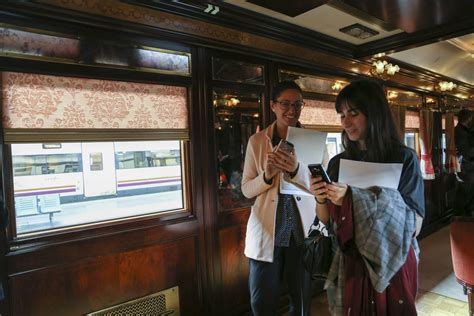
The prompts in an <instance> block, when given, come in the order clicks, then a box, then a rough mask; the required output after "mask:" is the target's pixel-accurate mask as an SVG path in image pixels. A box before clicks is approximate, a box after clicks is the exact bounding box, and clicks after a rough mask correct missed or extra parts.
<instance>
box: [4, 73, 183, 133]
mask: <svg viewBox="0 0 474 316" xmlns="http://www.w3.org/2000/svg"><path fill="white" fill-rule="evenodd" d="M1 80H2V82H1V88H2V96H1V97H2V110H3V117H2V119H3V126H4V127H5V128H6V129H10V128H24V129H45V128H50V129H64V128H74V129H85V128H89V129H92V128H94V129H98V128H102V129H157V130H160V129H161V130H164V129H169V130H183V131H184V132H187V129H188V104H187V98H188V97H187V89H186V88H185V87H177V86H166V85H158V84H148V83H136V82H124V81H111V80H99V79H86V78H73V77H63V76H49V75H40V74H30V73H17V72H2V73H1Z"/></svg>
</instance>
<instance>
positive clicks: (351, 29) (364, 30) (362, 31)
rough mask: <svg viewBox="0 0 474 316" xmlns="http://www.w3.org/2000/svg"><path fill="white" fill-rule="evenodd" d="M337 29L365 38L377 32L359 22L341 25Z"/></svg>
mask: <svg viewBox="0 0 474 316" xmlns="http://www.w3.org/2000/svg"><path fill="white" fill-rule="evenodd" d="M339 31H340V32H342V33H346V34H347V35H350V36H353V37H355V38H358V39H366V38H369V37H372V36H375V35H377V34H379V32H377V31H375V30H372V29H369V28H368V27H366V26H363V25H362V24H359V23H356V24H352V25H349V26H346V27H343V28H342V29H340V30H339Z"/></svg>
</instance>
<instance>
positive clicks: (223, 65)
mask: <svg viewBox="0 0 474 316" xmlns="http://www.w3.org/2000/svg"><path fill="white" fill-rule="evenodd" d="M264 73H265V69H264V66H262V65H254V64H250V63H246V62H241V61H236V60H231V59H223V58H216V57H213V58H212V79H214V80H221V81H232V82H240V83H248V84H257V85H264V84H265V77H264Z"/></svg>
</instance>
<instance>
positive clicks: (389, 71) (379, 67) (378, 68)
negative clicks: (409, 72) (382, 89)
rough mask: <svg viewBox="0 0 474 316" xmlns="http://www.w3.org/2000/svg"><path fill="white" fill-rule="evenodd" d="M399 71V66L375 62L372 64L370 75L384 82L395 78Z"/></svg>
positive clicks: (379, 61)
mask: <svg viewBox="0 0 474 316" xmlns="http://www.w3.org/2000/svg"><path fill="white" fill-rule="evenodd" d="M399 71H400V67H398V65H392V64H389V63H387V61H385V60H377V61H374V62H373V63H372V68H370V74H371V75H372V76H373V77H377V78H380V79H383V80H387V79H388V78H389V76H393V75H395V74H396V73H397V72H399Z"/></svg>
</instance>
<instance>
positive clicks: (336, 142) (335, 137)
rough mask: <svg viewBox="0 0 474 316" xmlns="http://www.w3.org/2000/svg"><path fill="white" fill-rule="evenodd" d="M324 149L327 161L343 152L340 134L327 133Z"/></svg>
mask: <svg viewBox="0 0 474 316" xmlns="http://www.w3.org/2000/svg"><path fill="white" fill-rule="evenodd" d="M326 149H327V152H328V155H329V159H331V158H332V157H334V156H336V155H337V154H339V153H341V152H342V151H344V149H343V147H342V141H341V133H328V136H327V138H326Z"/></svg>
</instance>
